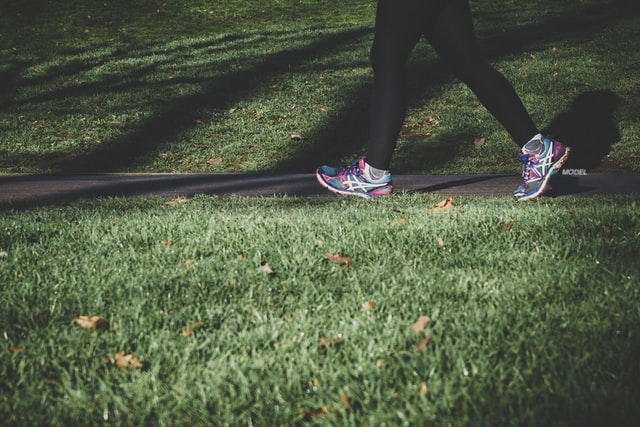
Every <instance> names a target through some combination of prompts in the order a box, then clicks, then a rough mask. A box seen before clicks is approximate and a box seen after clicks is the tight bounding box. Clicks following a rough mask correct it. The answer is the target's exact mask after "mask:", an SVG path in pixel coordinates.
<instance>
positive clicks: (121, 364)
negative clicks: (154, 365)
mask: <svg viewBox="0 0 640 427" xmlns="http://www.w3.org/2000/svg"><path fill="white" fill-rule="evenodd" d="M108 360H109V362H110V363H111V364H113V365H116V367H117V368H118V369H140V368H142V367H143V365H142V363H141V362H140V361H139V360H138V359H136V358H134V357H133V354H124V351H119V352H117V353H116V354H115V355H114V356H113V358H111V357H110V358H109V359H108Z"/></svg>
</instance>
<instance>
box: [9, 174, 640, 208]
mask: <svg viewBox="0 0 640 427" xmlns="http://www.w3.org/2000/svg"><path fill="white" fill-rule="evenodd" d="M520 179H521V178H520V177H519V176H517V175H448V176H440V175H439V176H424V175H394V177H393V182H394V189H395V190H396V191H410V192H420V193H435V194H442V195H486V196H502V195H510V194H511V193H512V192H513V190H514V189H515V188H516V187H517V186H518V184H519V183H520ZM195 194H207V195H229V194H236V195H240V196H251V197H256V196H273V195H284V194H287V195H290V196H301V197H311V196H324V195H327V194H329V193H328V192H327V190H325V189H323V188H322V187H320V186H319V185H318V183H317V182H316V179H315V176H314V175H313V174H150V175H146V174H144V175H143V174H103V175H0V201H8V200H11V201H14V202H30V203H34V202H35V203H39V202H46V201H53V200H76V199H82V198H92V197H110V196H167V197H170V196H176V195H182V196H193V195H195ZM568 194H572V195H593V194H640V174H629V173H625V174H601V173H593V174H587V175H559V176H556V177H554V181H553V184H552V189H551V190H550V191H549V192H548V195H551V196H553V195H555V196H558V195H568Z"/></svg>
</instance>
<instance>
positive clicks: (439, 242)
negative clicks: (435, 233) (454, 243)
mask: <svg viewBox="0 0 640 427" xmlns="http://www.w3.org/2000/svg"><path fill="white" fill-rule="evenodd" d="M438 246H440V247H441V248H444V239H443V238H442V237H438Z"/></svg>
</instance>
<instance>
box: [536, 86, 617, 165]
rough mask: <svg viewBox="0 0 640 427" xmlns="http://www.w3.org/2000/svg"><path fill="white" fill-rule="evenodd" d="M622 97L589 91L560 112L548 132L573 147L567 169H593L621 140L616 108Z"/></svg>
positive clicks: (605, 92)
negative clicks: (566, 109)
mask: <svg viewBox="0 0 640 427" xmlns="http://www.w3.org/2000/svg"><path fill="white" fill-rule="evenodd" d="M619 102H620V99H619V98H618V96H617V95H616V94H614V93H613V92H611V91H608V90H603V91H593V92H586V93H583V94H581V95H579V96H578V97H576V99H575V100H574V101H573V102H572V103H571V106H570V108H569V110H568V111H565V112H562V113H560V114H558V116H557V117H556V118H555V119H554V120H553V121H552V122H551V123H550V124H549V126H548V127H547V128H546V129H545V132H546V133H548V134H549V135H551V136H553V137H554V138H556V139H558V140H559V141H562V142H563V143H564V144H565V145H568V146H570V147H571V157H569V160H568V161H567V163H566V165H565V169H587V170H590V169H593V168H595V167H597V166H599V165H600V164H601V162H602V160H603V159H604V158H605V157H606V156H607V154H609V152H610V151H611V147H612V146H613V144H615V143H617V142H618V141H619V140H620V131H619V130H618V127H617V124H616V120H615V112H616V109H617V107H618V104H619Z"/></svg>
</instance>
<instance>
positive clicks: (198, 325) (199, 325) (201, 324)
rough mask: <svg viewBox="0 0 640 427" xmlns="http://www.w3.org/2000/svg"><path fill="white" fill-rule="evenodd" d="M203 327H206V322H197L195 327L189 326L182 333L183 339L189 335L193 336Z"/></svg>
mask: <svg viewBox="0 0 640 427" xmlns="http://www.w3.org/2000/svg"><path fill="white" fill-rule="evenodd" d="M201 326H204V322H196V323H194V324H193V325H191V326H189V327H188V328H187V329H185V330H184V331H182V336H183V337H188V336H189V335H191V332H193V330H194V329H196V328H199V327H201Z"/></svg>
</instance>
